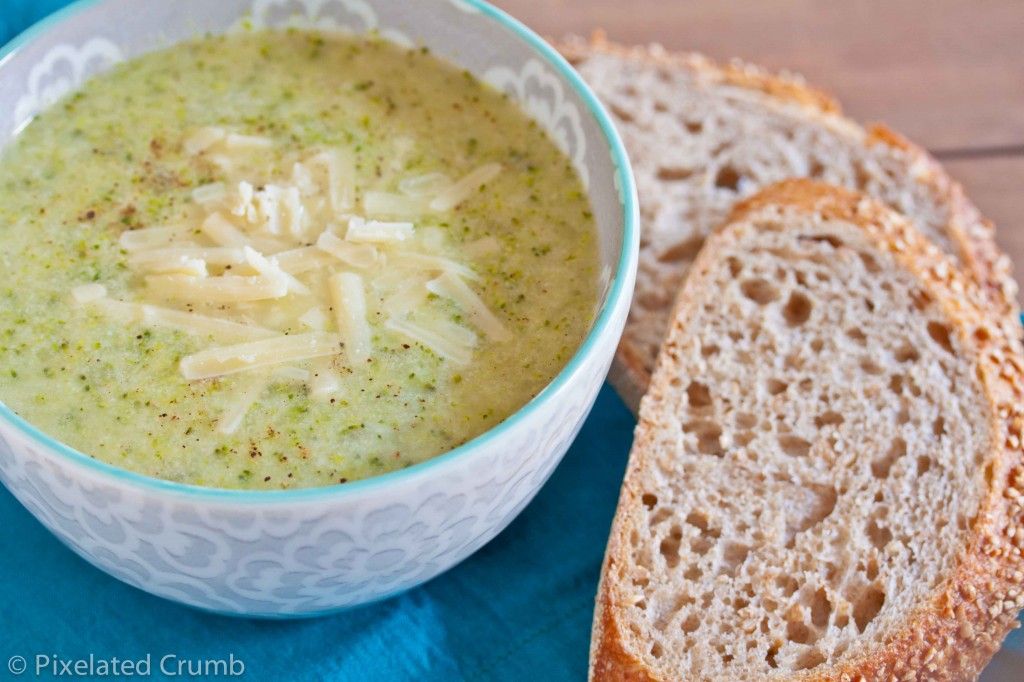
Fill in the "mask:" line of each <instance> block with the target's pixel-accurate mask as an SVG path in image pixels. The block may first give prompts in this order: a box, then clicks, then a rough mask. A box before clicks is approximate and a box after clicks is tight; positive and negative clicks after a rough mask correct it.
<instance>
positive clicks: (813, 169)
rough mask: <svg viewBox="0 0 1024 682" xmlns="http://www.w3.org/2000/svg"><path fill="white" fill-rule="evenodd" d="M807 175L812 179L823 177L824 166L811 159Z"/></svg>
mask: <svg viewBox="0 0 1024 682" xmlns="http://www.w3.org/2000/svg"><path fill="white" fill-rule="evenodd" d="M807 175H808V176H810V177H812V178H821V177H824V175H825V166H824V165H822V163H821V161H819V160H818V159H811V165H810V167H809V168H808V169H807Z"/></svg>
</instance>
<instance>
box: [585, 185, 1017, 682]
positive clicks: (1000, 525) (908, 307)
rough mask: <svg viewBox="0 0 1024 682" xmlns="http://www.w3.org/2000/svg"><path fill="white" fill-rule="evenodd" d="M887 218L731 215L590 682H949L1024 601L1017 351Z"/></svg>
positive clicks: (622, 547)
mask: <svg viewBox="0 0 1024 682" xmlns="http://www.w3.org/2000/svg"><path fill="white" fill-rule="evenodd" d="M985 304H986V303H985V301H984V300H983V299H982V297H981V295H980V294H979V292H978V291H977V290H976V289H975V287H974V286H973V285H972V284H971V283H970V282H969V281H968V280H966V279H965V278H964V277H962V276H961V275H960V274H959V273H958V271H957V270H956V269H955V268H954V267H953V263H952V262H951V261H950V260H949V259H948V258H947V257H946V256H944V255H943V254H942V253H941V252H940V251H939V250H938V249H937V248H936V247H934V246H933V245H931V244H929V243H928V242H926V241H925V240H924V239H923V238H922V236H921V235H920V234H919V233H918V232H917V231H916V230H915V229H913V228H912V227H911V226H910V224H909V223H908V222H906V221H905V220H904V219H903V218H902V217H900V216H899V215H898V214H896V213H895V212H893V211H891V210H889V209H886V208H884V207H883V206H881V205H880V204H877V203H875V202H873V201H871V200H868V199H866V198H864V197H862V196H861V195H856V194H854V193H851V192H847V191H846V190H841V189H838V188H835V187H830V186H827V185H822V184H819V183H815V182H812V181H809V180H794V181H789V182H787V183H783V184H781V185H777V186H773V187H770V188H768V189H766V190H764V191H763V192H762V193H760V194H758V195H757V196H755V197H753V198H751V199H749V200H747V201H745V202H743V203H741V204H740V205H739V206H738V208H737V209H736V211H735V213H734V214H733V216H732V218H731V222H730V223H729V224H727V225H725V226H724V227H723V228H722V229H720V230H718V231H717V232H715V233H714V234H713V235H712V236H711V237H710V238H709V239H708V240H707V243H706V244H705V246H704V249H703V251H702V252H701V253H700V255H699V256H698V257H697V259H696V261H695V263H694V265H693V267H692V268H691V270H690V274H689V276H688V277H687V279H686V282H685V285H684V287H683V289H682V291H681V293H680V298H679V301H678V305H677V307H676V309H675V312H674V314H673V317H672V324H671V329H670V331H669V335H668V339H667V340H666V342H665V344H664V346H663V348H662V351H661V354H660V357H659V360H658V365H657V369H656V371H655V374H654V377H653V380H652V382H651V387H650V390H649V392H648V393H647V395H646V396H645V397H644V399H643V403H642V406H641V408H640V422H639V425H638V427H637V431H636V439H635V442H634V445H633V451H632V453H631V455H630V461H629V466H628V469H627V473H626V479H625V483H624V485H623V490H622V495H621V498H620V500H619V506H618V511H617V513H616V517H615V522H614V526H613V530H612V534H611V538H610V540H609V545H608V551H607V555H606V558H605V565H604V568H603V572H602V579H601V586H600V588H599V594H598V603H597V608H596V612H595V621H594V632H593V639H592V651H591V677H592V679H594V680H664V681H669V680H729V681H735V680H760V679H772V680H843V681H844V682H849V681H851V680H887V681H888V680H924V679H928V680H964V679H972V678H973V677H974V676H976V675H977V674H978V672H979V671H980V669H981V668H982V667H983V666H984V664H985V663H986V662H987V661H988V659H989V658H990V657H991V655H992V654H993V653H994V652H995V651H996V650H997V649H998V647H999V644H1000V642H1001V640H1002V638H1003V637H1004V635H1005V634H1006V633H1007V631H1008V630H1009V629H1010V628H1011V627H1013V626H1014V624H1015V616H1016V613H1017V611H1018V610H1019V609H1020V608H1021V606H1022V605H1024V572H1022V571H1024V561H1022V559H1021V549H1022V548H1024V537H1022V535H1024V508H1022V499H1024V468H1022V451H1021V440H1020V439H1021V429H1022V413H1021V406H1022V405H1024V400H1022V368H1024V361H1022V359H1021V357H1020V349H1019V345H1018V344H1017V343H1016V342H1013V341H1011V340H1010V339H1009V338H1007V336H1006V335H1005V334H1004V333H1003V332H1002V330H1001V329H1000V328H999V327H998V325H994V324H992V323H991V320H990V317H989V316H988V315H987V314H986V312H985V310H984V309H983V308H984V305H985Z"/></svg>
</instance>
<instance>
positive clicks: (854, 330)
mask: <svg viewBox="0 0 1024 682" xmlns="http://www.w3.org/2000/svg"><path fill="white" fill-rule="evenodd" d="M846 335H847V336H849V337H850V338H851V339H853V340H854V341H855V342H856V343H859V344H860V345H862V346H864V345H867V342H868V337H867V336H865V335H864V332H863V331H862V330H861V329H859V328H858V327H850V328H849V329H847V330H846Z"/></svg>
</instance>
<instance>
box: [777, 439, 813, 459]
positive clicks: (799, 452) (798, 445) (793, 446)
mask: <svg viewBox="0 0 1024 682" xmlns="http://www.w3.org/2000/svg"><path fill="white" fill-rule="evenodd" d="M779 447H780V448H782V451H783V452H785V453H786V454H787V455H790V456H791V457H806V456H807V453H809V452H810V451H811V444H810V442H809V441H806V440H804V439H803V438H801V437H799V436H794V435H792V434H783V435H780V436H779Z"/></svg>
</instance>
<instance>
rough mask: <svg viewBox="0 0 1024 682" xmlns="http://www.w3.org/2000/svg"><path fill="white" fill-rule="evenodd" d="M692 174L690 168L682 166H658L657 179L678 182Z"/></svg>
mask: <svg viewBox="0 0 1024 682" xmlns="http://www.w3.org/2000/svg"><path fill="white" fill-rule="evenodd" d="M691 175H693V169H692V168H685V167H683V166H658V179H659V180H662V181H664V182H680V181H681V180H685V179H687V178H688V177H690V176H691Z"/></svg>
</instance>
